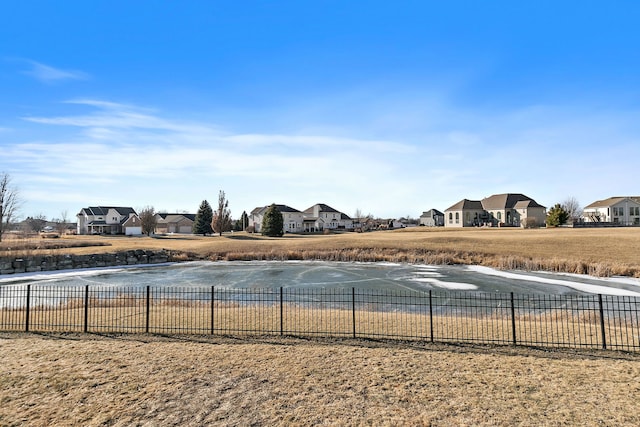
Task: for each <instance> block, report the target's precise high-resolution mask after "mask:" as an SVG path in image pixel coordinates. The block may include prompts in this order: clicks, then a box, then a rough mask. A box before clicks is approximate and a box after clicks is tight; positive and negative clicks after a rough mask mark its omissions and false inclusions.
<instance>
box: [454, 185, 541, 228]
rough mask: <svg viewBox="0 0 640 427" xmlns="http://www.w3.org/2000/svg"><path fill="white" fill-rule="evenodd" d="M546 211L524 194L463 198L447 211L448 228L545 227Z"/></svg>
mask: <svg viewBox="0 0 640 427" xmlns="http://www.w3.org/2000/svg"><path fill="white" fill-rule="evenodd" d="M546 215H547V211H546V208H545V207H544V206H542V205H540V204H538V203H537V202H536V201H535V200H533V199H532V198H530V197H527V196H525V195H524V194H519V193H504V194H495V195H493V196H490V197H486V198H484V199H482V200H468V199H463V200H461V201H460V202H458V203H456V204H455V205H453V206H451V207H449V208H448V209H447V210H445V227H478V226H506V227H520V226H525V225H529V226H533V225H537V226H540V225H543V224H544V223H545V220H546Z"/></svg>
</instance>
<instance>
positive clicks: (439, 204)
mask: <svg viewBox="0 0 640 427" xmlns="http://www.w3.org/2000/svg"><path fill="white" fill-rule="evenodd" d="M70 102H72V103H74V104H76V105H80V106H86V107H89V108H91V109H93V111H88V112H84V113H81V114H75V115H73V114H70V115H60V116H56V117H28V118H25V120H27V121H29V122H31V123H38V124H41V125H45V126H50V127H52V128H51V135H52V136H51V137H50V138H48V139H47V140H46V141H44V140H41V141H37V140H34V141H30V142H22V143H11V144H8V145H7V146H6V147H5V148H4V149H3V158H2V160H1V161H0V166H2V165H3V164H9V165H14V167H13V169H14V170H16V169H20V170H24V171H25V172H24V176H21V177H20V179H21V180H24V181H25V182H29V183H30V184H29V186H30V188H27V189H26V190H27V191H26V192H27V194H34V195H36V194H42V192H43V190H42V187H43V186H44V187H46V188H47V190H46V191H44V192H45V193H46V194H47V200H49V199H56V198H57V200H60V201H67V203H73V204H77V203H78V200H84V201H85V202H84V204H90V203H117V204H129V205H131V206H134V207H135V206H139V205H140V206H141V205H146V204H150V205H154V206H155V207H156V208H165V209H176V208H180V209H190V210H195V209H196V208H197V205H198V204H199V202H200V201H201V200H202V199H203V198H207V197H212V195H215V193H216V192H217V190H218V189H223V190H225V192H226V193H227V195H228V196H229V197H230V198H231V199H232V200H233V202H234V206H235V208H234V209H239V210H240V211H241V210H250V209H252V208H253V207H255V206H257V205H261V204H267V203H271V202H278V203H287V204H290V205H292V206H294V207H297V208H299V209H304V208H306V207H308V206H310V205H312V204H313V203H317V202H325V203H329V204H331V205H332V206H334V207H336V208H338V209H341V210H344V211H346V212H347V213H350V212H352V211H354V210H355V209H356V208H361V209H363V210H364V211H367V212H372V213H373V214H375V215H383V216H393V215H398V216H399V215H407V214H412V215H414V216H417V215H419V214H420V212H422V211H423V210H427V209H430V208H438V209H441V210H443V209H446V208H447V207H448V206H450V205H452V204H453V203H455V202H457V201H458V200H460V199H462V198H465V197H466V198H482V197H485V196H489V195H491V194H494V193H501V192H523V193H525V194H528V195H530V196H532V197H534V198H536V199H537V200H538V201H539V202H540V203H543V204H547V205H549V204H552V203H555V202H558V201H561V200H562V199H563V198H565V197H567V196H575V197H577V198H578V199H579V200H581V201H583V203H585V204H586V203H589V202H590V201H592V199H596V198H602V197H607V196H608V195H610V194H614V193H615V194H624V193H627V192H630V191H631V192H633V191H632V189H633V188H632V185H635V184H631V182H632V181H629V180H621V181H619V182H616V183H615V185H614V184H612V182H611V180H609V179H607V178H606V177H607V176H608V174H610V173H611V170H612V168H613V169H617V170H620V171H629V170H635V169H634V168H635V163H636V160H634V159H637V158H640V148H639V147H640V144H639V143H638V142H639V141H638V137H637V135H638V134H639V133H638V130H639V129H638V125H637V124H635V121H634V117H635V115H634V114H630V113H629V114H626V115H625V114H618V113H617V112H606V111H580V110H572V109H571V108H568V107H565V108H560V107H543V106H537V107H535V108H528V109H522V110H519V111H515V112H509V113H501V112H491V111H482V112H476V113H475V114H473V112H469V111H452V113H451V114H446V111H447V110H446V109H444V108H443V110H444V112H441V113H440V115H442V116H448V117H452V116H455V117H458V118H459V120H453V121H451V122H448V123H447V124H446V125H433V124H428V125H426V126H424V128H423V129H422V133H421V134H420V136H419V137H412V138H403V137H402V136H399V137H398V138H397V139H394V138H389V139H385V138H357V137H345V136H341V135H338V136H336V135H332V134H331V133H329V132H327V133H318V134H297V133H294V132H291V133H283V132H274V133H267V132H265V133H245V132H233V131H232V130H228V129H222V128H221V127H219V126H217V125H215V124H210V123H208V122H206V121H200V122H193V121H191V122H190V121H185V120H182V119H173V118H168V117H166V116H164V115H163V114H161V113H160V112H158V111H156V110H151V109H145V108H139V107H137V106H134V105H126V104H120V103H114V102H107V101H101V100H91V99H82V100H74V101H70ZM400 113H401V112H398V114H400ZM53 127H60V129H57V130H56V129H54V128H53ZM58 131H61V133H60V132H58ZM54 135H55V136H54ZM598 144H601V146H602V150H600V151H599V152H598V154H597V155H594V153H593V147H594V146H598ZM583 147H584V149H583ZM51 177H55V179H51ZM43 202H46V201H44V199H43ZM80 207H81V206H75V205H74V206H70V207H68V209H70V210H75V209H76V208H80Z"/></svg>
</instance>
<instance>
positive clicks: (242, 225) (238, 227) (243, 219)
mask: <svg viewBox="0 0 640 427" xmlns="http://www.w3.org/2000/svg"><path fill="white" fill-rule="evenodd" d="M248 226H249V215H247V212H246V211H243V212H242V215H240V218H239V219H237V220H235V222H234V224H233V230H234V231H245V230H246V229H247V227H248Z"/></svg>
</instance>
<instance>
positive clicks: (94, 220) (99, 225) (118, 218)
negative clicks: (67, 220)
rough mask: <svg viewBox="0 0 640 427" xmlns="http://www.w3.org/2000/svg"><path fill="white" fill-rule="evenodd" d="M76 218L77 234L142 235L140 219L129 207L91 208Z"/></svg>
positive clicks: (81, 212)
mask: <svg viewBox="0 0 640 427" xmlns="http://www.w3.org/2000/svg"><path fill="white" fill-rule="evenodd" d="M76 217H77V218H78V224H77V227H78V230H77V232H78V234H126V235H128V236H129V235H136V234H142V224H141V222H140V218H139V217H138V214H137V213H136V211H135V210H133V208H130V207H115V206H91V207H88V208H82V210H80V212H79V213H78V214H77V215H76Z"/></svg>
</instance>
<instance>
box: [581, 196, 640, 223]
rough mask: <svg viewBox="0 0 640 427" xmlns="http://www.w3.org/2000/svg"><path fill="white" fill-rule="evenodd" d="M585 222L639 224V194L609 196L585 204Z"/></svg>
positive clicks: (583, 215)
mask: <svg viewBox="0 0 640 427" xmlns="http://www.w3.org/2000/svg"><path fill="white" fill-rule="evenodd" d="M582 217H583V219H584V221H585V222H608V223H612V224H619V225H640V196H637V197H634V196H628V197H609V198H608V199H604V200H598V201H595V202H593V203H591V204H590V205H588V206H586V207H585V208H584V209H583V211H582Z"/></svg>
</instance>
